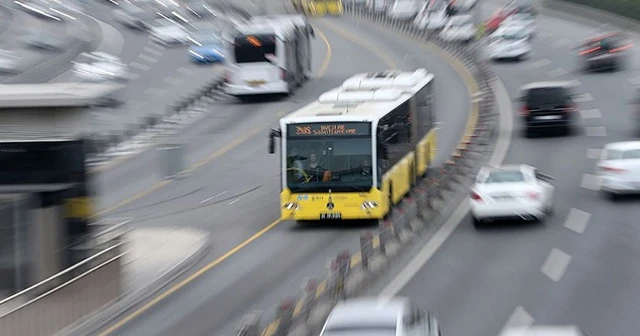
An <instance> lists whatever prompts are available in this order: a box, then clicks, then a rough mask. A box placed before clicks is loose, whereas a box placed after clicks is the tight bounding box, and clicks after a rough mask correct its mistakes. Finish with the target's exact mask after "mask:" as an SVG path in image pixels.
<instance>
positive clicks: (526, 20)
mask: <svg viewBox="0 0 640 336" xmlns="http://www.w3.org/2000/svg"><path fill="white" fill-rule="evenodd" d="M502 26H505V27H508V26H516V27H519V29H521V30H522V31H524V32H526V33H527V34H528V35H529V36H530V37H533V36H535V34H536V28H537V25H536V18H535V16H533V14H531V13H514V14H511V15H509V16H508V17H507V18H506V19H505V20H504V21H503V22H502Z"/></svg>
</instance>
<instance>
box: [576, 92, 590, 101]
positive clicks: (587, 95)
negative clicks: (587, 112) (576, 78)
mask: <svg viewBox="0 0 640 336" xmlns="http://www.w3.org/2000/svg"><path fill="white" fill-rule="evenodd" d="M592 100H593V96H592V95H591V94H590V93H584V94H581V95H578V97H575V98H573V101H574V102H576V103H585V102H588V101H592Z"/></svg>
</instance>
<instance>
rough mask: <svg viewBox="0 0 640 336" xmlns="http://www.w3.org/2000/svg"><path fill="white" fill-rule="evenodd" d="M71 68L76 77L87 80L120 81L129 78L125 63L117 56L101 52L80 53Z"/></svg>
mask: <svg viewBox="0 0 640 336" xmlns="http://www.w3.org/2000/svg"><path fill="white" fill-rule="evenodd" d="M73 70H74V73H75V75H76V76H77V77H79V78H80V79H81V80H84V81H89V82H101V81H119V82H122V81H126V80H127V79H129V71H128V70H129V69H128V67H127V65H126V64H124V63H123V62H122V61H121V60H120V59H119V58H118V57H116V56H113V55H110V54H107V53H103V52H93V53H89V54H87V53H84V54H80V55H79V56H78V61H75V62H74V65H73Z"/></svg>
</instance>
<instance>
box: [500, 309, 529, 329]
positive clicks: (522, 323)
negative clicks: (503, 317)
mask: <svg viewBox="0 0 640 336" xmlns="http://www.w3.org/2000/svg"><path fill="white" fill-rule="evenodd" d="M534 322H535V320H534V319H533V317H532V316H531V314H529V312H527V311H526V310H525V309H524V308H522V307H521V306H518V307H516V309H514V311H513V313H511V316H509V319H508V320H507V322H506V323H505V324H504V327H502V331H504V330H505V329H507V328H514V327H515V328H517V327H530V326H531V325H533V323H534ZM500 334H502V332H501V333H500Z"/></svg>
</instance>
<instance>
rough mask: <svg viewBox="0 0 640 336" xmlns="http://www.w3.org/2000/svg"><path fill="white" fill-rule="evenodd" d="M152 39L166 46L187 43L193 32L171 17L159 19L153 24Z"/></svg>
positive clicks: (151, 29)
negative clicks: (170, 18)
mask: <svg viewBox="0 0 640 336" xmlns="http://www.w3.org/2000/svg"><path fill="white" fill-rule="evenodd" d="M150 32H151V40H152V41H154V42H157V43H160V44H162V45H165V46H175V45H186V44H188V43H189V41H191V33H190V32H189V30H187V29H186V28H185V27H183V26H181V25H180V24H178V23H177V22H175V21H173V20H169V19H158V20H156V21H155V22H153V23H152V24H151V28H150Z"/></svg>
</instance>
